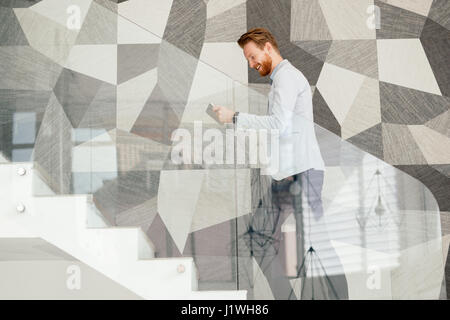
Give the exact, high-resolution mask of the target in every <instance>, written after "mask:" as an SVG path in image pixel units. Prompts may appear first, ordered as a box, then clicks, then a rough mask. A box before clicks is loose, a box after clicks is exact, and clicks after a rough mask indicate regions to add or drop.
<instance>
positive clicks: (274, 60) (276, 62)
mask: <svg viewBox="0 0 450 320" xmlns="http://www.w3.org/2000/svg"><path fill="white" fill-rule="evenodd" d="M283 60H284V59H283V57H282V56H276V57H274V58H272V70H270V74H269V76H270V75H272V72H273V70H275V68H276V67H277V65H279V64H280V62H281V61H283Z"/></svg>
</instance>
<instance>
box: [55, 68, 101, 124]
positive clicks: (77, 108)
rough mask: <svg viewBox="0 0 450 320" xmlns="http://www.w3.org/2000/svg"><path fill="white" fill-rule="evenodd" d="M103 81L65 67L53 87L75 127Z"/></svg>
mask: <svg viewBox="0 0 450 320" xmlns="http://www.w3.org/2000/svg"><path fill="white" fill-rule="evenodd" d="M101 84H102V82H101V81H100V80H97V79H94V78H91V77H89V76H86V75H84V74H81V73H78V72H75V71H73V70H68V69H64V70H63V71H62V72H61V75H60V77H59V79H58V81H57V82H56V85H55V87H54V89H53V92H54V93H55V96H56V98H57V99H58V101H59V103H60V104H61V105H62V107H63V109H64V112H65V113H66V115H67V118H68V119H69V121H70V122H71V124H72V126H73V127H74V128H77V127H78V125H79V124H80V121H81V120H82V119H83V117H84V114H85V112H86V110H87V109H88V107H89V105H90V104H91V101H92V99H94V97H95V95H96V94H97V91H98V89H99V88H100V86H101Z"/></svg>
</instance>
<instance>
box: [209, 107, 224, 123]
mask: <svg viewBox="0 0 450 320" xmlns="http://www.w3.org/2000/svg"><path fill="white" fill-rule="evenodd" d="M213 107H214V105H213V104H212V103H210V104H209V105H208V108H206V113H207V114H208V115H209V116H210V117H211V118H213V119H214V120H216V122H217V123H218V124H222V122H220V121H219V119H218V118H217V113H215V112H214V111H213Z"/></svg>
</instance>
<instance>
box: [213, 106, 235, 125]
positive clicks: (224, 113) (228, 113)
mask: <svg viewBox="0 0 450 320" xmlns="http://www.w3.org/2000/svg"><path fill="white" fill-rule="evenodd" d="M213 111H214V112H215V113H216V114H217V118H218V119H219V121H220V122H222V123H231V122H233V115H234V111H233V110H231V109H228V108H227V107H222V106H214V107H213Z"/></svg>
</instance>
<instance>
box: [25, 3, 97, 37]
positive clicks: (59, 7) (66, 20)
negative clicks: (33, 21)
mask: <svg viewBox="0 0 450 320" xmlns="http://www.w3.org/2000/svg"><path fill="white" fill-rule="evenodd" d="M91 3H92V0H43V1H40V2H38V3H36V4H35V5H33V6H31V7H29V9H30V10H32V11H34V12H36V13H39V14H40V15H42V16H44V17H47V18H49V19H50V20H53V21H55V22H56V23H59V24H60V25H62V26H63V27H65V28H67V27H68V26H71V22H73V19H77V18H79V19H80V21H79V25H80V27H81V26H82V25H83V21H84V18H85V17H86V15H87V13H88V11H89V8H90V6H91ZM69 29H71V28H69ZM80 29H81V28H80ZM71 30H76V29H71ZM78 30H79V29H78Z"/></svg>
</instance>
